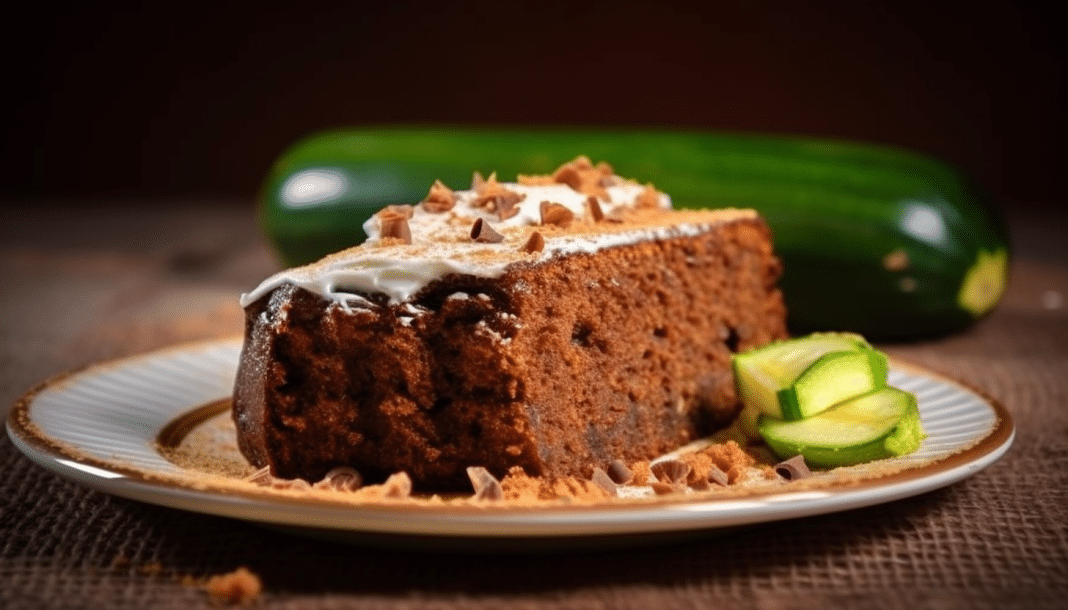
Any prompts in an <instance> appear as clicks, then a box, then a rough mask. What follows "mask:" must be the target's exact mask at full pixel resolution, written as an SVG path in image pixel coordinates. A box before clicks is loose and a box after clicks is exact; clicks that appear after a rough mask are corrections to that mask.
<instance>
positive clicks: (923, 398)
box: [7, 339, 1015, 547]
mask: <svg viewBox="0 0 1068 610" xmlns="http://www.w3.org/2000/svg"><path fill="white" fill-rule="evenodd" d="M240 348H241V343H240V340H239V339H230V340H223V341H215V342H208V343H198V344H189V345H181V346H177V347H174V348H171V349H167V350H162V351H158V352H153V353H149V354H145V355H141V356H136V357H132V358H127V359H124V360H119V361H115V362H109V363H104V364H100V365H96V366H93V367H90V368H87V369H85V370H82V371H78V372H75V373H71V374H68V375H65V376H62V377H60V378H57V379H55V380H52V381H49V382H46V383H45V384H43V385H42V386H41V387H39V388H38V389H36V390H34V391H33V392H31V393H30V394H29V395H27V396H26V397H25V398H24V399H22V400H21V401H19V402H18V403H17V404H16V405H15V408H14V410H13V411H12V413H11V416H10V417H9V418H8V422H7V427H8V434H9V435H10V436H11V438H12V440H13V441H14V443H15V445H16V446H17V447H18V448H19V449H20V450H21V451H22V452H23V453H25V454H26V455H27V456H29V457H30V459H32V460H33V461H35V462H37V463H38V464H40V465H41V466H43V467H45V468H47V469H49V470H51V471H53V472H55V473H57V474H59V475H61V476H64V477H66V478H68V479H71V480H73V481H76V482H78V483H80V484H83V485H87V486H89V487H92V488H95V489H98V490H100V491H103V492H106V493H109V494H115V495H118V496H123V497H126V498H132V499H135V500H140V501H143V502H150V503H155V504H160V505H164V506H169V507H174V508H179V509H185V510H191V511H197V512H201V513H208V514H213V515H223V516H227V517H235V518H238V519H245V520H250V521H255V522H259V523H261V524H265V525H271V526H273V527H277V528H282V529H295V530H298V531H303V532H305V533H310V532H316V533H318V534H319V535H325V536H328V537H336V538H339V539H345V538H353V537H355V538H357V539H359V538H360V537H361V536H370V537H374V536H385V537H386V538H391V539H403V538H408V539H419V540H421V541H422V542H423V543H427V541H430V543H431V544H437V545H444V546H446V547H447V546H449V545H450V544H453V543H456V542H458V541H462V540H465V539H466V540H472V539H481V540H497V541H501V540H512V541H515V540H527V541H531V540H546V539H555V540H557V541H560V540H569V539H570V540H577V539H587V540H589V539H592V538H597V539H598V540H601V541H604V540H608V539H612V538H613V537H615V538H616V539H627V538H633V537H642V536H646V535H668V534H678V533H684V532H693V531H695V530H713V529H719V528H729V527H736V526H744V525H752V524H757V523H762V522H768V521H776V520H781V519H790V518H796V517H804V516H810V515H818V514H825V513H831V512H836V511H843V510H848V509H852V508H858V507H863V506H870V505H873V504H879V503H883V502H889V501H892V500H896V499H900V498H905V497H909V496H914V495H917V494H920V493H924V492H927V491H930V490H933V489H937V488H939V487H943V486H945V485H949V484H951V483H954V482H956V481H960V480H961V479H964V478H966V477H969V476H971V475H973V474H975V473H976V472H978V471H979V470H981V469H982V468H984V467H986V466H988V465H990V464H991V463H992V462H994V461H995V460H997V459H998V458H999V457H1000V456H1001V455H1003V454H1004V453H1005V451H1006V450H1008V448H1009V446H1010V445H1011V443H1012V440H1013V437H1014V434H1015V431H1014V428H1013V424H1012V420H1011V418H1010V417H1009V415H1008V413H1007V412H1006V411H1005V410H1004V408H1003V407H1001V406H1000V405H998V404H997V403H996V402H994V401H992V400H990V399H987V398H985V397H983V396H982V395H980V394H979V393H977V392H975V391H972V390H970V389H968V388H965V387H963V386H961V385H960V384H958V383H956V382H953V381H951V380H949V379H946V378H944V377H941V376H939V375H936V374H933V373H930V372H927V371H924V370H922V369H918V368H916V367H913V366H910V365H905V364H902V363H899V362H894V363H893V366H892V367H891V372H890V383H891V384H892V385H895V386H897V387H900V388H903V389H905V390H908V391H911V392H913V393H915V394H916V395H917V398H918V399H919V406H920V412H921V417H922V419H923V425H924V428H925V430H926V432H927V434H928V438H927V439H926V440H925V441H924V443H923V445H922V447H921V448H920V450H919V451H917V452H916V453H914V454H912V455H909V456H906V457H903V458H896V459H895V460H892V462H894V464H893V466H894V467H895V468H896V469H897V472H894V473H892V474H886V475H884V476H880V477H878V478H867V479H863V478H862V479H861V480H856V478H853V479H849V478H848V477H845V478H844V479H843V480H842V482H841V483H840V484H831V485H825V486H822V487H814V488H806V487H805V486H797V487H794V486H793V484H790V485H785V486H780V487H778V488H776V489H774V490H771V491H767V492H761V493H756V494H751V495H747V496H744V497H738V496H735V497H725V498H715V497H711V498H710V497H709V496H708V495H702V496H693V497H689V496H685V495H683V496H679V495H676V496H665V497H664V499H663V500H662V501H656V502H639V503H626V502H619V503H608V504H598V505H593V506H561V505H552V506H539V507H533V508H530V507H528V508H517V507H493V506H485V507H477V506H469V505H468V506H454V505H451V504H447V505H439V506H436V507H435V506H427V505H405V504H393V505H353V504H351V503H348V504H346V503H337V502H324V501H322V500H315V499H307V498H301V497H300V496H299V494H277V493H276V494H270V493H266V492H265V493H255V490H253V491H250V492H233V491H224V490H219V489H212V488H211V487H210V486H207V487H205V486H203V485H196V484H193V483H190V482H189V479H188V477H187V478H186V479H183V478H182V477H183V472H182V469H181V468H179V467H178V466H176V465H175V464H173V463H171V462H170V461H168V460H167V459H165V458H164V457H163V456H162V455H161V454H160V452H159V451H158V450H157V445H156V442H155V441H156V439H157V436H158V435H159V434H160V431H161V430H163V429H164V428H165V427H166V426H167V425H168V424H169V423H171V422H173V421H174V420H175V419H176V418H179V416H182V415H184V414H187V413H189V412H190V411H191V410H194V409H196V408H198V407H202V406H203V405H205V404H207V403H211V402H213V401H218V400H220V399H224V398H226V397H228V396H229V395H230V393H231V386H232V384H233V379H234V373H235V370H236V367H237V361H238V356H239V353H240ZM187 475H188V472H186V473H185V476H187Z"/></svg>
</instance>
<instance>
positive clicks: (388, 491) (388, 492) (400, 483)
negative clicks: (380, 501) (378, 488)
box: [382, 472, 412, 498]
mask: <svg viewBox="0 0 1068 610" xmlns="http://www.w3.org/2000/svg"><path fill="white" fill-rule="evenodd" d="M410 495H412V479H411V478H410V477H409V476H408V473H407V472H398V473H396V474H393V475H390V477H389V478H388V479H386V482H385V483H383V484H382V497H383V498H407V497H408V496H410Z"/></svg>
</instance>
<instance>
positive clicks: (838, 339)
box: [732, 333, 924, 468]
mask: <svg viewBox="0 0 1068 610" xmlns="http://www.w3.org/2000/svg"><path fill="white" fill-rule="evenodd" d="M732 365H733V368H734V378H735V383H736V385H737V389H738V396H739V398H740V399H741V401H742V404H743V408H742V413H741V415H740V416H739V419H738V426H739V427H740V429H741V431H742V432H743V433H744V434H746V435H747V436H749V437H750V438H753V439H757V438H759V439H762V440H763V441H764V442H765V443H766V444H767V445H768V447H769V448H770V449H771V450H772V452H774V453H775V454H776V455H778V456H779V457H781V458H783V459H786V458H789V457H791V456H795V455H801V456H803V457H804V458H805V462H806V463H807V464H809V465H811V466H817V467H828V468H829V467H836V466H850V465H853V464H859V463H862V462H869V461H872V460H878V459H882V458H889V457H895V456H899V455H905V454H907V453H911V452H913V451H915V450H916V449H918V448H919V446H920V443H921V442H922V441H923V439H924V433H923V427H922V425H921V423H920V412H919V409H918V408H917V404H916V397H915V396H913V395H912V394H910V393H908V392H905V391H903V390H900V389H898V388H894V387H891V386H888V385H887V372H888V369H889V366H888V364H887V358H886V355H885V354H883V353H882V352H880V351H878V350H876V349H875V348H873V347H872V346H871V345H870V344H869V343H868V342H867V341H866V340H865V339H864V338H863V337H861V336H860V335H856V334H852V333H814V334H811V335H808V336H805V337H800V338H796V339H789V340H786V341H779V342H776V343H772V344H770V345H767V346H764V347H761V348H757V349H754V350H750V351H748V352H745V353H742V354H736V355H735V356H734V358H733V362H732Z"/></svg>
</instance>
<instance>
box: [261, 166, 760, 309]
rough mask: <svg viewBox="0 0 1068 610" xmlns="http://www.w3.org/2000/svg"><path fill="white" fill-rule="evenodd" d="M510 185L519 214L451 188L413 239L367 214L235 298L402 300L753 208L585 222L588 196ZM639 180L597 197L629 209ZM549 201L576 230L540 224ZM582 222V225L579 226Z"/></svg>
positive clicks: (666, 205)
mask: <svg viewBox="0 0 1068 610" xmlns="http://www.w3.org/2000/svg"><path fill="white" fill-rule="evenodd" d="M502 186H504V187H505V188H507V189H508V190H510V191H514V192H516V193H519V194H520V195H523V196H524V199H523V200H522V201H521V202H520V203H518V204H517V205H516V207H517V208H518V210H519V211H518V213H517V214H515V215H514V216H512V217H510V218H508V219H506V220H503V221H501V220H499V218H498V216H497V214H496V213H495V212H491V211H489V210H488V209H486V208H485V207H476V206H475V205H473V202H474V201H475V199H476V198H477V194H476V193H475V192H474V191H457V192H456V193H455V195H456V199H457V201H456V206H455V207H454V208H453V209H452V210H450V211H448V212H439V213H434V212H428V211H426V210H425V209H424V208H423V206H422V205H417V206H415V209H414V214H413V216H412V218H411V219H410V220H409V221H408V226H409V228H410V229H411V234H412V244H411V245H406V244H383V243H382V239H381V238H380V231H379V229H380V224H379V218H378V217H377V216H372V217H371V218H370V219H369V220H368V221H367V222H366V223H365V224H364V230H365V231H366V232H367V234H368V236H369V238H368V239H367V241H366V242H364V244H363V245H361V246H357V247H355V248H350V249H348V250H344V251H342V252H339V253H337V254H333V255H330V256H328V257H326V258H324V259H322V260H320V261H318V262H316V263H313V264H311V265H307V266H304V267H296V268H293V269H287V270H285V271H282V272H280V273H277V274H275V275H273V276H271V277H269V278H267V279H266V280H264V281H263V282H262V283H261V284H260V285H259V286H257V287H256V288H255V289H254V290H252V291H251V292H248V293H245V294H243V295H242V296H241V305H242V306H243V307H247V306H248V305H250V304H252V303H254V302H255V301H256V300H258V299H259V298H260V297H262V296H263V295H265V294H267V293H268V292H270V291H271V290H273V289H275V288H277V287H278V286H280V285H282V284H286V283H290V284H295V285H297V286H299V287H301V288H304V289H306V290H308V291H310V292H314V293H316V294H319V295H321V296H323V297H324V298H327V299H332V300H334V301H336V302H338V303H340V304H341V305H342V306H343V307H345V308H349V307H350V306H359V305H360V304H361V303H366V300H365V299H363V297H360V296H359V295H357V294H354V293H355V292H362V293H368V294H370V293H383V294H385V295H387V296H388V297H389V300H390V302H393V303H402V302H405V301H407V300H408V299H409V298H411V296H412V295H414V294H415V293H416V292H418V291H419V290H420V289H422V288H423V287H424V286H426V285H427V284H429V283H430V282H432V281H434V280H436V279H438V278H440V277H443V276H445V275H448V274H450V273H457V274H467V275H474V276H478V277H486V278H497V277H500V276H501V275H502V274H503V273H504V272H505V270H506V268H507V267H508V266H509V265H511V264H513V263H515V262H518V261H538V260H545V259H548V258H550V257H553V256H556V255H564V254H572V253H578V252H587V253H593V252H597V251H598V250H601V249H604V248H611V247H616V246H623V245H630V244H634V243H639V242H644V241H650V240H658V239H668V238H671V237H677V236H692V235H697V234H699V233H702V232H705V231H707V230H708V229H709V228H710V227H711V226H712V225H714V224H717V223H719V222H722V221H724V220H727V219H731V218H737V217H738V216H739V214H741V215H744V216H753V215H755V212H752V211H751V210H716V211H706V212H703V213H702V212H688V213H683V212H677V213H676V214H678V215H679V216H680V218H679V219H678V220H679V221H680V222H678V223H672V224H664V223H661V224H653V225H648V224H638V225H631V224H627V223H624V224H614V223H597V224H596V225H593V224H591V222H590V221H588V220H585V219H586V216H587V203H586V200H587V197H588V195H586V194H584V193H580V192H578V191H575V190H573V189H572V188H571V187H569V186H567V185H563V184H554V185H548V186H528V185H522V184H513V183H508V184H502ZM644 189H645V187H643V186H641V185H639V184H635V183H631V182H626V183H622V184H619V185H617V186H610V187H607V188H606V189H605V191H606V192H607V194H608V198H609V199H608V201H605V200H604V199H603V198H602V199H601V207H602V208H603V210H604V211H605V212H606V213H608V212H611V211H612V210H613V209H615V208H616V207H617V206H620V207H623V208H629V207H632V206H634V205H635V202H636V201H637V198H638V196H639V195H640V194H641V192H642V191H643V190H644ZM543 201H549V202H552V203H558V204H560V205H563V206H565V207H567V208H568V209H569V210H571V211H572V212H573V213H574V214H575V220H574V224H575V225H577V226H578V228H577V229H574V230H569V231H560V230H559V229H556V228H554V227H552V228H550V227H539V226H538V225H540V224H541V222H540V221H541V211H540V207H541V202H543ZM659 205H660V207H661V208H662V209H665V210H667V209H670V208H671V199H670V198H669V197H668V196H667V195H665V194H662V193H659ZM478 218H481V219H483V221H484V222H488V223H489V224H490V226H492V227H493V228H494V229H495V230H496V231H498V232H499V233H501V234H502V235H504V238H505V239H504V240H503V241H502V242H500V243H495V244H491V243H474V242H472V241H471V238H470V232H471V225H472V224H473V223H474V221H475V220H476V219H478ZM582 225H585V227H587V229H585V230H583V229H582ZM531 227H537V228H538V230H539V231H540V232H542V234H543V236H544V238H545V247H544V249H543V250H542V251H541V252H538V253H534V254H527V253H524V252H522V251H521V246H522V245H523V244H524V243H526V240H527V239H528V238H529V236H530V233H531V232H532V230H533V229H532V228H531Z"/></svg>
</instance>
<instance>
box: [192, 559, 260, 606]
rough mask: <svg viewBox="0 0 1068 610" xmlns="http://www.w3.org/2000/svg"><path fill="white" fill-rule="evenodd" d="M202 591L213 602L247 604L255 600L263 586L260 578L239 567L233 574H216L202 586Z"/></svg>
mask: <svg viewBox="0 0 1068 610" xmlns="http://www.w3.org/2000/svg"><path fill="white" fill-rule="evenodd" d="M204 589H205V590H206V591H207V592H208V595H210V596H211V598H212V599H214V600H215V601H219V602H223V603H226V604H247V603H249V602H251V601H252V600H254V599H256V598H257V597H258V596H259V594H260V591H261V590H262V589H263V585H262V584H261V583H260V577H259V576H256V574H254V573H253V572H252V571H251V570H249V569H248V568H246V567H244V566H241V567H239V568H237V569H236V570H234V571H233V572H227V573H226V574H216V575H215V576H212V577H211V578H209V579H208V581H207V583H205V584H204Z"/></svg>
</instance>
